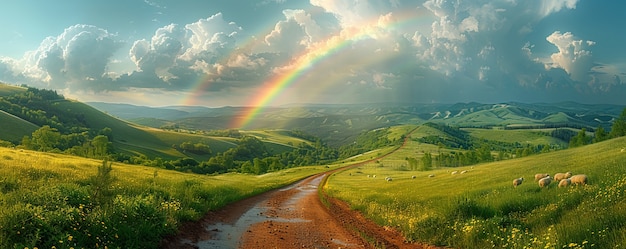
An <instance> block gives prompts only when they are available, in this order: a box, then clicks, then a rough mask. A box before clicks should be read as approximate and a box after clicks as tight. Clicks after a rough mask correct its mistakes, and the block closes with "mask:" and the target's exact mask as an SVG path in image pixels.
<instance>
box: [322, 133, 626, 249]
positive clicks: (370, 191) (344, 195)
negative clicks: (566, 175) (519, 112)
mask: <svg viewBox="0 0 626 249" xmlns="http://www.w3.org/2000/svg"><path fill="white" fill-rule="evenodd" d="M423 146H424V145H420V144H418V143H409V147H408V148H406V149H403V150H400V151H398V152H397V154H396V153H394V154H392V155H390V156H389V157H387V158H385V159H383V160H380V161H378V162H372V163H369V164H366V165H363V166H361V167H357V168H353V169H350V170H346V171H344V172H341V173H337V174H334V175H332V176H331V177H330V179H329V183H328V185H327V186H326V190H327V192H328V193H329V194H331V195H332V196H335V197H338V198H340V199H343V200H345V201H347V202H348V203H350V205H351V207H352V208H353V209H356V210H359V211H361V212H363V213H364V214H365V215H366V216H367V217H369V218H371V219H372V220H374V221H375V222H377V223H378V224H380V225H383V226H388V227H393V228H396V229H398V230H400V231H402V233H403V234H404V235H405V236H406V238H407V239H408V240H409V241H419V242H426V243H430V244H435V245H445V246H452V247H457V248H623V247H624V246H626V226H625V225H626V196H625V195H626V151H625V150H626V149H625V148H626V138H618V139H612V140H609V141H605V142H601V143H597V144H592V145H587V146H583V147H579V148H575V149H567V150H561V151H556V152H550V153H545V154H541V155H535V156H529V157H524V158H519V159H512V160H504V161H499V162H493V163H485V164H478V165H475V166H467V167H458V168H436V169H434V170H429V171H409V170H406V169H405V168H403V167H402V164H403V162H402V158H405V157H406V155H407V154H410V151H413V152H414V153H418V152H419V151H421V150H428V149H429V148H428V147H423ZM405 163H406V162H405ZM455 171H456V173H453V172H455ZM462 171H465V172H463V173H462ZM566 171H571V172H573V173H574V174H586V175H588V176H589V184H588V185H586V186H574V187H566V188H558V187H557V185H558V183H555V182H552V184H551V185H550V186H549V187H548V188H540V187H539V186H538V184H537V183H536V182H535V181H534V179H533V177H534V174H536V173H548V174H551V175H554V174H555V173H557V172H566ZM386 177H390V178H391V179H392V180H391V181H387V180H385V178H386ZM519 177H524V178H525V180H524V182H523V184H522V185H520V186H518V187H517V188H514V187H513V184H512V181H513V179H515V178H519Z"/></svg>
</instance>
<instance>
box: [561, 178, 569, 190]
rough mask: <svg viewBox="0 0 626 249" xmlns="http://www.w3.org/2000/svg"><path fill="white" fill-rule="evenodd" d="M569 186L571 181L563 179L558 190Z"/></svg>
mask: <svg viewBox="0 0 626 249" xmlns="http://www.w3.org/2000/svg"><path fill="white" fill-rule="evenodd" d="M570 184H572V180H571V179H569V178H568V179H563V180H561V181H559V188H562V187H567V186H569V185H570Z"/></svg>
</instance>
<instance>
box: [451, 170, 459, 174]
mask: <svg viewBox="0 0 626 249" xmlns="http://www.w3.org/2000/svg"><path fill="white" fill-rule="evenodd" d="M457 173H459V172H458V171H456V170H455V171H452V173H450V174H452V175H456V174H457Z"/></svg>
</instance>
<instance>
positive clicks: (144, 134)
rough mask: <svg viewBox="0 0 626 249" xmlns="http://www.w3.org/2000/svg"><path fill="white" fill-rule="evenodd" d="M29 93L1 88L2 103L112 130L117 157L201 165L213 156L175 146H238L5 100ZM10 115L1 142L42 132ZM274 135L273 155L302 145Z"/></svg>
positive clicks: (67, 108) (80, 108)
mask: <svg viewBox="0 0 626 249" xmlns="http://www.w3.org/2000/svg"><path fill="white" fill-rule="evenodd" d="M26 90H27V89H26V88H21V87H14V86H10V85H5V84H0V100H3V101H4V102H3V103H4V104H5V105H4V106H11V105H13V106H14V108H13V109H14V110H15V109H19V108H22V107H19V106H20V105H22V106H23V107H24V108H28V110H29V111H30V112H33V113H38V114H42V115H45V114H48V113H54V116H55V117H56V118H55V117H52V118H51V119H52V120H57V119H58V120H62V119H63V117H64V116H67V117H73V118H76V119H78V120H79V122H80V123H81V125H83V126H85V127H87V128H88V129H90V130H92V131H98V130H102V129H103V128H110V129H111V130H112V137H111V138H110V140H111V141H112V143H113V147H114V148H115V150H116V152H117V153H123V154H126V155H131V156H145V157H147V158H156V157H160V158H163V159H178V158H184V157H191V158H194V159H196V160H198V161H205V160H207V159H208V158H209V157H210V155H208V154H205V155H199V154H194V153H189V152H182V151H180V150H176V149H175V148H174V147H173V145H179V144H181V143H183V142H191V143H194V144H195V143H203V144H206V145H208V146H209V147H210V149H211V151H212V152H213V153H220V152H225V151H226V150H228V149H230V148H234V147H236V146H237V144H238V139H236V138H231V137H214V136H205V135H201V134H193V133H184V132H174V131H166V130H161V129H155V128H151V127H147V126H141V125H137V124H134V123H131V122H128V121H125V120H122V119H119V118H116V117H113V116H111V115H109V114H106V113H104V112H101V111H99V110H97V109H95V108H94V107H92V106H90V105H87V104H84V103H81V102H78V101H72V100H66V99H62V98H60V99H55V100H51V101H40V102H39V103H38V104H33V105H29V104H28V103H26V104H24V103H20V105H17V104H12V103H8V102H6V99H3V98H4V97H7V96H11V95H13V94H20V93H22V92H25V91H26ZM15 106H18V107H15ZM14 110H13V111H14ZM8 111H9V110H8V109H7V110H3V109H1V108H0V122H1V123H2V127H3V128H4V129H3V130H2V131H1V132H0V140H5V141H10V142H13V143H14V144H17V143H19V142H20V140H21V139H22V137H24V136H30V135H31V134H32V133H33V131H35V130H37V129H39V128H40V126H38V125H37V124H33V123H31V122H29V121H27V120H25V119H23V118H20V117H17V116H15V115H13V114H10V113H9V112H8ZM157 111H158V110H157ZM173 112H175V111H173ZM271 134H276V135H277V136H278V133H271ZM271 134H267V135H266V136H265V139H264V140H263V141H262V142H263V143H266V144H267V145H268V147H269V148H270V149H271V151H273V152H274V153H282V152H285V151H290V150H292V149H293V148H294V145H297V144H299V143H301V142H302V140H301V139H299V138H293V139H291V140H290V138H289V137H287V136H285V135H280V137H279V138H276V139H274V138H272V137H271ZM290 144H294V145H290Z"/></svg>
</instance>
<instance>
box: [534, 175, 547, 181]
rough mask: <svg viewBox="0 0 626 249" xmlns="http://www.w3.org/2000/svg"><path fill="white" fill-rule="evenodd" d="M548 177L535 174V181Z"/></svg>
mask: <svg viewBox="0 0 626 249" xmlns="http://www.w3.org/2000/svg"><path fill="white" fill-rule="evenodd" d="M548 176H550V174H535V181H539V180H541V179H542V178H546V177H548Z"/></svg>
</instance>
